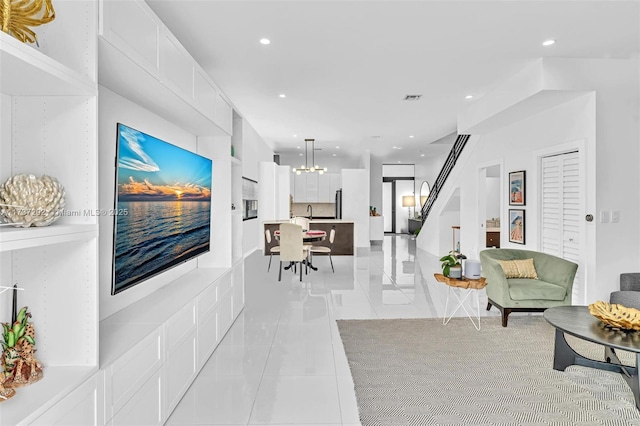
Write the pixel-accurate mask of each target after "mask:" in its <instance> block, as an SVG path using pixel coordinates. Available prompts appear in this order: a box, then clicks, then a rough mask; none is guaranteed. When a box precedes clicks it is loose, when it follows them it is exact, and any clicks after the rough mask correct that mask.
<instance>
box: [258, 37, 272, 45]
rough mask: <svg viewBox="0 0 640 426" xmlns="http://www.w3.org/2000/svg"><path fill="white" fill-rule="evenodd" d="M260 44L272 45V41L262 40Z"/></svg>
mask: <svg viewBox="0 0 640 426" xmlns="http://www.w3.org/2000/svg"><path fill="white" fill-rule="evenodd" d="M260 44H265V45H267V44H271V40H269V39H268V38H261V39H260Z"/></svg>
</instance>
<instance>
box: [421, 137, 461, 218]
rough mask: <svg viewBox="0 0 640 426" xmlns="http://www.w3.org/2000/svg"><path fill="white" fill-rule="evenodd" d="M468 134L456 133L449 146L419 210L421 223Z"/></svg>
mask: <svg viewBox="0 0 640 426" xmlns="http://www.w3.org/2000/svg"><path fill="white" fill-rule="evenodd" d="M470 136H471V135H458V137H457V138H456V141H455V142H454V143H453V146H452V147H451V152H449V156H448V157H447V160H446V161H445V162H444V165H443V166H442V170H440V173H439V174H438V177H437V178H436V181H435V182H434V183H433V186H432V187H431V192H430V193H429V197H428V198H427V201H426V202H425V203H424V206H422V212H421V215H422V224H424V221H425V220H426V219H427V216H428V215H429V212H430V211H431V208H432V207H433V204H434V203H435V201H436V199H437V198H438V194H439V193H440V190H441V189H442V187H443V186H444V183H445V182H446V181H447V178H448V177H449V174H450V173H451V170H453V167H454V166H455V165H456V161H458V158H459V157H460V154H461V153H462V150H463V149H464V146H465V145H466V144H467V141H468V140H469V137H470Z"/></svg>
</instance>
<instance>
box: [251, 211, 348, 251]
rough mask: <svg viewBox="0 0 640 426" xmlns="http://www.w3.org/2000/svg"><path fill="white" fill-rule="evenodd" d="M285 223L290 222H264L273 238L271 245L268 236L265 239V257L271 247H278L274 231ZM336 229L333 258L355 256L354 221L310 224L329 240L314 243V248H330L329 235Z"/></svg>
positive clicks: (331, 220)
mask: <svg viewBox="0 0 640 426" xmlns="http://www.w3.org/2000/svg"><path fill="white" fill-rule="evenodd" d="M283 222H288V221H286V220H274V221H267V222H263V226H264V230H267V229H268V230H269V231H270V232H271V235H272V238H271V243H270V244H269V243H267V239H266V236H265V237H264V248H265V250H264V251H263V253H265V256H266V255H268V254H269V251H270V249H271V247H273V246H276V245H278V242H277V241H275V239H274V238H273V233H274V231H277V230H278V229H280V224H281V223H283ZM333 227H335V229H336V238H335V240H334V242H333V247H332V250H331V255H332V256H353V253H354V248H353V247H354V244H353V228H354V222H353V221H352V220H342V219H315V220H311V221H310V222H309V229H314V230H319V231H325V232H326V233H327V238H326V239H325V240H324V241H318V242H315V243H313V245H314V246H326V247H329V246H330V244H329V234H330V232H331V229H332V228H333ZM314 256H323V254H320V253H318V254H314Z"/></svg>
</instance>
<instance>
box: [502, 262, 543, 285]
mask: <svg viewBox="0 0 640 426" xmlns="http://www.w3.org/2000/svg"><path fill="white" fill-rule="evenodd" d="M498 262H500V266H502V270H503V271H504V275H505V277H506V278H532V279H534V280H537V279H538V274H537V273H536V268H535V266H533V259H521V260H499V261H498Z"/></svg>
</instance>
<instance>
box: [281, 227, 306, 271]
mask: <svg viewBox="0 0 640 426" xmlns="http://www.w3.org/2000/svg"><path fill="white" fill-rule="evenodd" d="M308 255H309V249H308V248H306V247H305V246H304V245H303V243H302V226H300V225H296V224H295V223H281V224H280V273H279V274H278V281H281V280H282V262H291V263H293V264H294V265H296V264H298V263H299V264H300V281H302V265H303V263H304V264H305V266H306V262H305V260H306V259H307V256H308Z"/></svg>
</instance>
